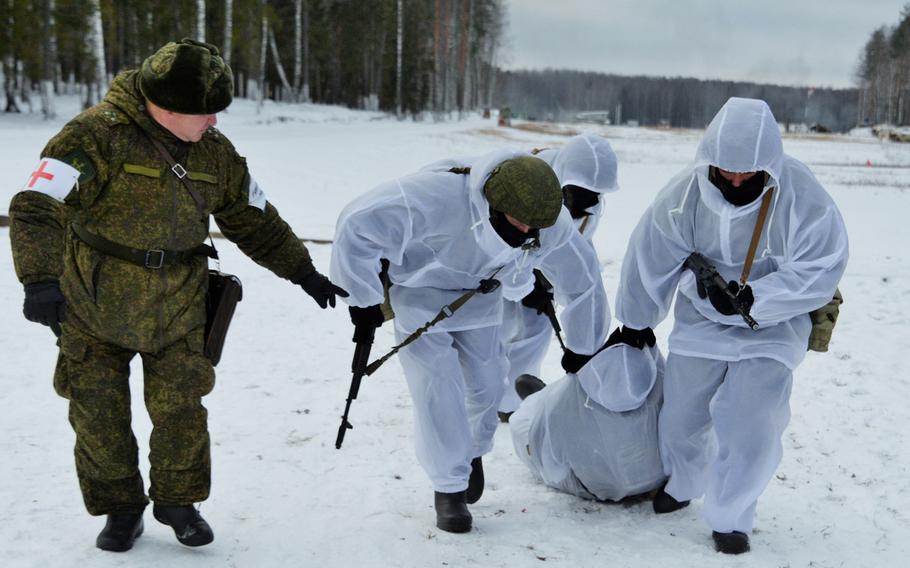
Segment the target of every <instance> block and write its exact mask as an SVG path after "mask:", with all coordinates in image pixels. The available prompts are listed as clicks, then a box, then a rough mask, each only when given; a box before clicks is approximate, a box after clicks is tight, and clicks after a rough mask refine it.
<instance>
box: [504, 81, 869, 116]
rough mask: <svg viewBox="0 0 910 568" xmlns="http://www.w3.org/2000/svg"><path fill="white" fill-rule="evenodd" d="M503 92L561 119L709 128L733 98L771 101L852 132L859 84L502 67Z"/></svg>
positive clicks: (521, 105)
mask: <svg viewBox="0 0 910 568" xmlns="http://www.w3.org/2000/svg"><path fill="white" fill-rule="evenodd" d="M496 92H497V95H496V102H497V103H499V104H503V105H505V104H508V105H509V106H510V109H511V111H512V112H513V114H517V115H519V116H527V117H530V118H538V119H545V120H556V121H561V122H565V121H571V120H573V119H574V118H576V117H577V116H578V115H579V113H581V112H588V113H593V112H594V111H603V112H604V113H605V114H608V116H609V120H610V121H611V122H612V123H614V124H626V123H629V122H634V123H637V124H639V125H642V126H668V127H678V128H704V127H705V126H706V125H707V124H708V122H710V121H711V119H712V118H713V117H714V115H715V114H716V113H717V110H718V109H719V108H720V107H721V106H722V105H723V104H724V102H726V100H727V99H728V98H729V97H753V98H760V99H764V100H765V101H767V103H768V104H769V105H770V106H771V110H772V111H773V112H774V116H775V118H776V119H777V121H778V122H780V123H781V124H784V125H785V126H786V127H787V128H789V127H790V126H792V125H805V126H807V127H812V128H814V129H818V130H822V131H825V130H830V131H845V130H848V129H850V128H852V127H854V126H856V122H857V91H856V89H827V88H809V87H785V86H779V85H765V84H758V83H748V82H737V81H717V80H701V79H692V78H684V77H674V78H667V77H644V76H639V77H630V76H621V75H609V74H604V73H595V72H585V71H567V70H554V69H548V70H544V71H509V72H504V73H501V75H500V82H499V85H498V86H497V91H496Z"/></svg>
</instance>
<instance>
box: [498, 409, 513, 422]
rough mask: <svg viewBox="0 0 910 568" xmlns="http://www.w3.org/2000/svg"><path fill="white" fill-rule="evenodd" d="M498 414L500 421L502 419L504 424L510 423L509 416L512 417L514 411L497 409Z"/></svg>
mask: <svg viewBox="0 0 910 568" xmlns="http://www.w3.org/2000/svg"><path fill="white" fill-rule="evenodd" d="M496 416H498V417H499V421H500V422H502V423H503V424H508V423H509V418H511V417H512V413H511V412H502V411H497V412H496Z"/></svg>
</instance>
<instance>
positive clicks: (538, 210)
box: [483, 156, 562, 229]
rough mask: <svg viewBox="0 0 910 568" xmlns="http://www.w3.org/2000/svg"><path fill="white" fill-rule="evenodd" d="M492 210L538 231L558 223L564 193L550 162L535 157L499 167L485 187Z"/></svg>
mask: <svg viewBox="0 0 910 568" xmlns="http://www.w3.org/2000/svg"><path fill="white" fill-rule="evenodd" d="M483 191H484V194H485V195H486V198H487V201H488V202H489V203H490V207H491V208H493V209H495V210H496V211H500V212H502V213H506V214H508V215H510V216H511V217H514V218H515V219H517V220H518V221H521V222H522V223H524V224H526V225H530V226H531V227H534V228H537V229H543V228H546V227H550V226H552V225H553V224H555V223H556V219H557V217H559V212H560V210H561V209H562V189H561V188H560V187H559V180H558V179H557V178H556V174H555V173H553V170H552V169H551V168H550V166H548V165H547V163H546V162H544V161H543V160H541V159H540V158H534V157H532V156H521V157H518V158H512V159H510V160H506V161H504V162H502V163H501V164H499V165H498V166H496V168H495V169H494V170H493V172H492V173H491V174H490V177H489V179H487V182H486V183H485V184H484V186H483Z"/></svg>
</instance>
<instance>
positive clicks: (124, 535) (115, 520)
mask: <svg viewBox="0 0 910 568" xmlns="http://www.w3.org/2000/svg"><path fill="white" fill-rule="evenodd" d="M142 529H143V526H142V513H141V512H139V513H114V514H112V515H108V516H107V524H105V525H104V528H103V529H102V530H101V532H100V533H98V538H96V539H95V546H97V547H98V548H100V549H101V550H109V551H111V552H126V551H127V550H129V549H131V548H133V543H134V542H136V539H137V538H139V535H141V534H142Z"/></svg>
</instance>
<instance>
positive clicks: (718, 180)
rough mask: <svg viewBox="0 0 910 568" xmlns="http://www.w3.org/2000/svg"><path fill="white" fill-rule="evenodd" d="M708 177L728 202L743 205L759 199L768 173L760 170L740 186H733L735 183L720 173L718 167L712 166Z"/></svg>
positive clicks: (737, 205) (738, 205)
mask: <svg viewBox="0 0 910 568" xmlns="http://www.w3.org/2000/svg"><path fill="white" fill-rule="evenodd" d="M708 179H709V180H710V181H711V183H713V184H714V187H716V188H717V189H719V190H720V193H721V194H722V195H723V196H724V199H726V200H727V202H728V203H730V204H731V205H735V206H736V207H742V206H743V205H748V204H750V203H752V202H753V201H755V200H756V199H758V196H759V195H761V192H762V190H763V189H765V182H766V181H767V179H768V175H767V174H766V173H765V172H758V173H756V174H755V175H754V176H752V177H750V178H749V179H747V180H746V181H744V182H743V183H741V184H740V186H739V187H733V184H731V183H730V182H729V181H727V180H726V179H724V177H723V176H722V175H720V172H719V171H718V169H717V168H716V167H714V166H711V168H710V172H709V173H708Z"/></svg>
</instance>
